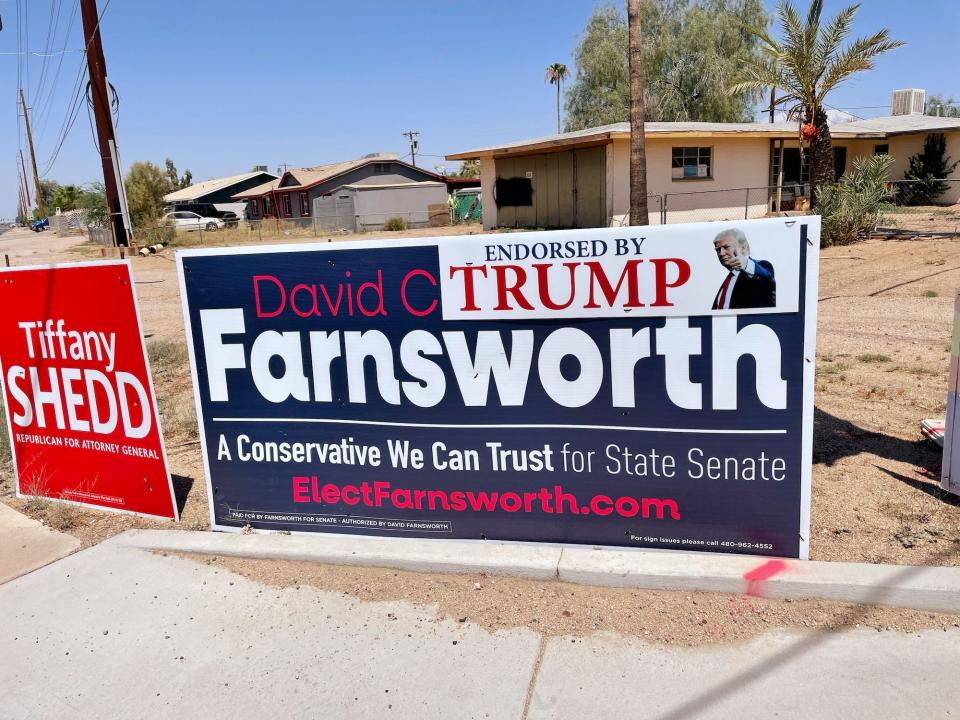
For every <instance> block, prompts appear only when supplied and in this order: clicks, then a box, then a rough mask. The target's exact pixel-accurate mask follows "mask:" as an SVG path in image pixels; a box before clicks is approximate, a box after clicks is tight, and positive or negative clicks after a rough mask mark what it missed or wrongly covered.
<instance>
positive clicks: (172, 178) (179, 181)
mask: <svg viewBox="0 0 960 720" xmlns="http://www.w3.org/2000/svg"><path fill="white" fill-rule="evenodd" d="M165 165H166V173H167V182H169V184H170V192H173V191H174V190H183V189H184V188H188V187H190V184H191V183H192V182H193V173H192V172H190V171H189V170H184V171H183V175H182V176H181V175H180V173H178V172H177V166H176V165H174V164H173V160H171V159H170V158H167V159H166V161H165Z"/></svg>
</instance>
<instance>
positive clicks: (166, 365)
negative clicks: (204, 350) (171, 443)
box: [147, 338, 199, 441]
mask: <svg viewBox="0 0 960 720" xmlns="http://www.w3.org/2000/svg"><path fill="white" fill-rule="evenodd" d="M147 355H148V356H149V357H150V367H151V369H152V370H153V378H154V384H155V385H156V388H157V409H158V410H159V411H160V420H161V423H162V427H163V431H164V435H165V436H167V437H168V438H175V439H177V440H179V441H184V440H193V439H196V438H197V437H199V433H198V430H197V413H196V410H195V407H194V401H193V392H192V391H191V389H190V387H189V383H187V384H185V383H184V382H183V378H184V373H186V374H187V377H188V378H189V374H190V370H189V367H190V358H189V355H188V353H187V347H186V344H185V342H184V340H182V339H181V340H171V339H166V338H153V339H151V340H149V341H148V342H147Z"/></svg>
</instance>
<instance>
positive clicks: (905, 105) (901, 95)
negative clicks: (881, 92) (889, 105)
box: [892, 88, 927, 115]
mask: <svg viewBox="0 0 960 720" xmlns="http://www.w3.org/2000/svg"><path fill="white" fill-rule="evenodd" d="M926 101H927V92H926V90H921V89H919V88H908V89H906V90H894V91H893V113H892V114H893V115H923V113H924V110H925V109H926Z"/></svg>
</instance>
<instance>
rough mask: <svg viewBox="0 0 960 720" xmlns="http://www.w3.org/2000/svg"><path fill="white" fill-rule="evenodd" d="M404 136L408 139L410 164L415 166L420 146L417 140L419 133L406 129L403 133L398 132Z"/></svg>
mask: <svg viewBox="0 0 960 720" xmlns="http://www.w3.org/2000/svg"><path fill="white" fill-rule="evenodd" d="M400 134H401V135H404V136H405V137H407V138H409V139H410V164H411V165H413V166H414V167H416V166H417V150H418V149H419V147H420V141H419V140H417V138H418V137H420V133H419V132H417V131H416V130H407V131H406V132H405V133H400Z"/></svg>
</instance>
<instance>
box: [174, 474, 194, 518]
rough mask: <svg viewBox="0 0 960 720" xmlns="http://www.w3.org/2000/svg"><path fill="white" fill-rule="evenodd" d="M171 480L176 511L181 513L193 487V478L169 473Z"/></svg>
mask: <svg viewBox="0 0 960 720" xmlns="http://www.w3.org/2000/svg"><path fill="white" fill-rule="evenodd" d="M170 477H171V478H172V480H173V495H174V497H175V498H176V500H177V512H178V513H180V514H181V515H183V508H184V507H186V505H187V498H188V497H190V491H191V490H192V489H193V478H189V477H186V476H185V475H171V476H170Z"/></svg>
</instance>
